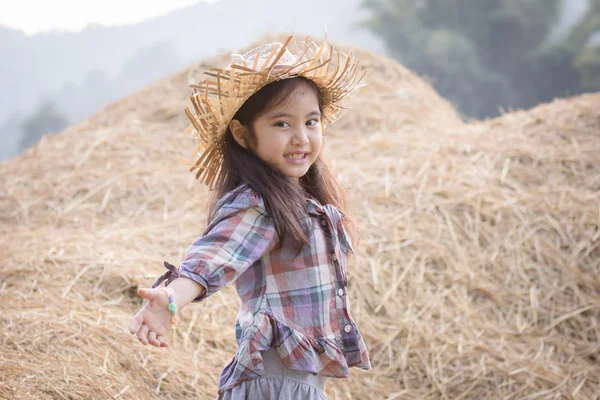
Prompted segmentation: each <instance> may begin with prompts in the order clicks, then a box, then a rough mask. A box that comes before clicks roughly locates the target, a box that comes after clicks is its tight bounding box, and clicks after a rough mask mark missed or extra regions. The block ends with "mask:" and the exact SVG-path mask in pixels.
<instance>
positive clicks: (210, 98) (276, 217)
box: [130, 37, 371, 400]
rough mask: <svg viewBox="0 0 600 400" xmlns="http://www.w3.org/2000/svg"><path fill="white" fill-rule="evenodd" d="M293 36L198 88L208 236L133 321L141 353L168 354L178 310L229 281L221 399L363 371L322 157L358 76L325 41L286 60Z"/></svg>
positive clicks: (340, 200) (366, 364)
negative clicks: (228, 353)
mask: <svg viewBox="0 0 600 400" xmlns="http://www.w3.org/2000/svg"><path fill="white" fill-rule="evenodd" d="M291 39H292V37H290V38H288V40H287V41H286V42H285V43H284V44H281V43H269V44H266V45H264V46H261V47H258V48H256V49H253V50H251V51H250V52H248V53H246V54H244V55H243V56H239V55H238V56H237V57H238V60H236V61H234V62H233V63H232V64H230V65H229V66H228V67H227V68H226V69H224V70H221V69H216V68H213V69H211V70H209V71H207V72H205V74H206V75H208V76H209V78H207V79H206V80H204V81H203V82H202V83H201V84H199V85H192V88H193V89H194V91H193V93H192V95H191V96H190V99H191V104H192V106H193V107H192V109H193V112H192V111H190V109H188V108H186V114H187V115H188V118H189V119H190V121H191V122H192V126H191V127H193V128H195V129H196V139H197V143H198V154H200V158H199V159H198V161H197V162H196V163H195V164H194V165H193V167H192V169H191V170H195V169H198V173H197V175H196V177H197V178H198V179H199V180H200V181H201V182H204V183H206V184H208V185H209V186H210V187H211V188H213V187H214V188H216V191H215V198H214V200H213V202H212V207H211V211H210V214H209V218H208V222H209V223H208V227H207V228H206V230H205V231H204V234H203V235H202V237H200V238H199V239H198V240H197V241H196V242H194V243H193V244H192V245H191V246H190V248H189V249H188V251H187V254H186V256H185V259H184V261H183V263H182V264H181V266H180V267H179V268H176V267H174V266H172V265H171V264H169V263H165V266H166V267H167V269H169V271H167V272H166V273H165V274H164V275H163V276H161V277H160V278H159V279H158V280H157V281H156V283H155V284H154V285H153V286H152V288H151V289H139V290H138V294H139V295H140V296H141V297H143V298H145V299H148V300H149V301H148V302H147V303H146V304H145V305H144V306H143V308H142V309H141V310H140V311H139V312H138V313H137V314H136V315H135V316H134V317H133V318H132V320H131V324H130V332H131V333H132V334H136V335H137V337H138V339H139V341H140V342H142V343H143V344H148V343H149V344H151V345H154V346H158V347H166V346H168V344H167V342H166V340H165V338H164V336H165V335H166V334H167V332H168V330H169V328H170V327H172V325H174V324H175V323H177V321H178V317H177V310H181V309H182V308H183V307H185V306H186V305H188V304H189V303H191V302H200V301H203V300H204V299H206V298H207V297H209V296H211V295H212V294H214V293H215V292H216V291H218V290H219V289H221V288H223V287H224V286H225V285H227V284H228V283H231V282H234V281H235V284H236V288H237V292H238V294H239V296H240V299H241V307H240V310H239V314H238V317H237V321H236V338H237V342H238V346H239V348H238V351H237V353H236V355H235V357H234V358H233V360H232V361H231V362H230V363H229V365H227V366H226V367H225V369H224V370H223V373H222V374H221V378H220V382H219V397H218V398H219V399H309V400H310V399H325V398H326V397H325V383H326V379H327V378H328V377H335V378H343V377H347V376H348V369H349V367H353V366H356V367H360V368H362V369H370V368H371V365H370V361H369V356H368V353H367V349H366V346H365V343H364V341H363V339H362V337H361V335H360V333H359V330H358V329H357V327H356V325H355V323H354V320H353V319H352V316H351V314H350V308H349V303H348V294H347V292H346V288H347V278H346V257H347V255H348V254H349V252H353V249H352V244H351V240H350V237H349V235H348V231H349V230H350V229H347V228H349V227H348V226H346V225H347V224H348V218H347V217H345V215H344V213H343V212H342V211H341V210H345V198H344V193H343V190H342V188H341V187H340V185H339V184H338V183H337V181H336V179H335V178H334V177H333V175H332V174H331V173H330V172H329V170H328V168H327V165H326V164H325V162H324V161H323V160H322V158H321V148H322V143H323V138H322V136H323V131H324V129H325V127H324V125H325V124H330V123H331V122H333V121H334V120H335V119H336V118H337V117H338V115H339V111H340V109H341V106H340V105H339V101H340V100H342V99H344V98H347V97H349V96H350V95H352V94H353V93H354V92H355V91H356V89H357V88H358V87H359V82H360V79H361V78H362V76H359V74H358V63H357V62H355V60H354V58H352V57H351V56H347V55H345V54H343V53H341V52H336V51H335V50H334V49H333V47H332V46H327V45H326V44H325V43H323V44H322V45H321V46H317V45H316V44H314V43H309V41H308V39H307V41H306V43H305V45H304V48H303V49H302V50H301V51H300V52H299V53H297V54H298V55H297V56H296V55H294V54H292V52H291V51H290V49H288V47H289V45H290V43H291ZM163 281H165V286H163V287H160V286H159V285H160V284H161V283H162V282H163Z"/></svg>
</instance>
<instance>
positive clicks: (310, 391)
mask: <svg viewBox="0 0 600 400" xmlns="http://www.w3.org/2000/svg"><path fill="white" fill-rule="evenodd" d="M262 356H263V365H264V368H265V374H264V375H262V376H261V377H260V378H255V379H250V380H248V381H244V382H242V383H241V384H239V385H237V386H235V387H233V388H231V389H229V390H227V391H225V392H224V393H222V394H221V395H219V397H217V400H246V399H247V400H327V396H325V384H326V383H327V378H326V377H324V376H320V375H313V374H312V373H310V372H304V371H296V370H292V369H288V368H285V367H284V366H283V364H282V362H281V359H280V358H279V355H278V354H277V351H276V350H274V349H269V350H267V351H265V352H263V353H262Z"/></svg>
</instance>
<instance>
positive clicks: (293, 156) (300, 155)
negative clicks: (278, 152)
mask: <svg viewBox="0 0 600 400" xmlns="http://www.w3.org/2000/svg"><path fill="white" fill-rule="evenodd" d="M304 156H305V154H304V153H302V154H290V155H289V156H286V158H291V159H293V160H299V159H301V158H304Z"/></svg>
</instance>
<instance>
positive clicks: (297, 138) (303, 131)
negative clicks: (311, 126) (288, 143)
mask: <svg viewBox="0 0 600 400" xmlns="http://www.w3.org/2000/svg"><path fill="white" fill-rule="evenodd" d="M307 131H308V129H307V128H306V127H304V126H302V127H299V128H298V129H295V130H294V136H293V137H292V144H293V145H294V146H305V145H306V144H308V132H307Z"/></svg>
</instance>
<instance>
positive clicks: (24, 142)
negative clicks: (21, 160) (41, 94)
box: [19, 103, 69, 151]
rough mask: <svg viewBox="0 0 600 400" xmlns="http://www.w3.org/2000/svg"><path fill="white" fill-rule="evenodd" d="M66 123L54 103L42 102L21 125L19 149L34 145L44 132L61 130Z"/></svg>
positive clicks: (67, 122)
mask: <svg viewBox="0 0 600 400" xmlns="http://www.w3.org/2000/svg"><path fill="white" fill-rule="evenodd" d="M68 125H69V121H68V120H67V118H66V117H65V116H64V115H63V114H62V113H61V112H60V111H58V109H57V108H56V106H55V105H54V103H44V104H42V105H41V106H40V108H38V110H37V111H36V112H35V113H33V114H32V115H30V116H29V117H27V118H26V119H25V120H24V122H23V125H21V129H22V130H23V136H22V137H21V142H20V144H19V151H23V150H25V149H26V148H28V147H31V146H33V145H35V144H36V143H37V142H38V141H39V140H40V139H41V138H42V136H44V135H45V134H46V133H56V132H61V131H63V130H64V129H65V128H66V127H67V126H68Z"/></svg>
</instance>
